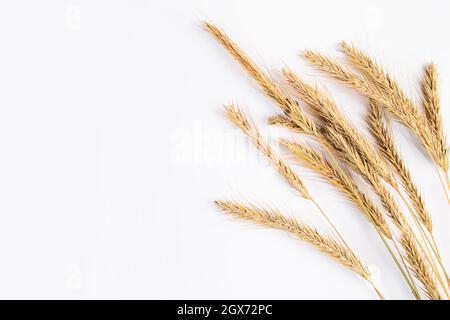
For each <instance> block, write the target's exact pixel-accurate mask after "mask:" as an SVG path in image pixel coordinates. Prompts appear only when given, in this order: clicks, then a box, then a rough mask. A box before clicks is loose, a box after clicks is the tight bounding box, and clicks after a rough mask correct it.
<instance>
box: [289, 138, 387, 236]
mask: <svg viewBox="0 0 450 320" xmlns="http://www.w3.org/2000/svg"><path fill="white" fill-rule="evenodd" d="M281 144H282V145H283V146H285V147H286V148H287V149H289V150H290V151H291V152H292V154H293V155H295V156H296V157H297V159H298V160H300V161H301V162H302V163H303V164H304V165H305V166H306V167H308V168H310V169H312V170H314V171H315V172H317V173H319V174H320V175H321V176H322V177H323V178H324V179H325V180H326V181H328V182H329V183H330V184H332V185H334V186H335V187H336V188H337V189H338V190H339V192H341V193H342V194H343V195H344V196H345V197H346V198H347V199H349V200H350V201H351V202H352V203H353V204H354V205H355V206H356V207H357V208H358V209H359V210H360V211H361V212H362V213H363V214H364V216H365V217H366V218H367V219H368V220H369V221H370V222H371V223H374V224H375V226H376V227H378V229H379V230H380V231H381V232H382V233H383V234H384V235H385V236H386V237H387V238H388V239H392V233H391V231H390V228H389V225H388V224H387V222H386V220H385V219H384V216H383V214H382V213H381V212H380V210H378V208H377V207H376V206H375V205H374V204H373V203H372V201H371V200H370V199H369V197H367V195H366V194H365V193H363V192H362V191H361V190H360V189H359V187H358V185H357V184H356V183H355V181H353V180H352V179H351V178H350V176H349V175H346V174H344V173H343V172H342V171H340V170H338V169H337V168H336V166H335V165H333V164H332V163H330V162H329V161H328V160H327V159H325V157H324V156H322V155H321V154H319V153H318V152H317V151H315V150H313V149H311V148H309V147H307V146H305V145H302V144H300V143H297V142H292V141H288V140H284V139H282V140H281Z"/></svg>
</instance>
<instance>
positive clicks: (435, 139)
mask: <svg viewBox="0 0 450 320" xmlns="http://www.w3.org/2000/svg"><path fill="white" fill-rule="evenodd" d="M341 48H342V49H343V51H344V53H345V54H346V55H347V57H348V58H349V59H350V61H351V62H352V63H353V64H354V65H355V66H356V67H358V68H359V69H360V70H362V71H363V72H364V73H365V74H366V75H367V76H368V77H369V79H370V80H371V81H373V82H374V83H376V84H377V85H378V86H379V87H380V88H381V89H382V91H383V92H384V93H385V94H386V95H387V96H388V97H390V99H391V101H392V102H395V103H393V104H394V109H396V112H392V111H391V110H390V111H391V112H392V113H393V114H394V115H395V116H396V117H397V118H398V119H400V120H401V118H400V117H399V115H400V114H401V113H403V114H404V113H409V114H410V116H409V117H408V118H409V120H408V121H410V123H404V124H405V125H406V126H408V127H416V129H415V130H413V131H414V133H415V134H416V135H417V136H418V137H419V138H420V140H421V142H422V144H423V145H424V146H425V148H426V149H427V151H428V152H429V153H430V155H431V156H432V158H434V159H435V160H436V161H437V163H438V164H439V165H440V166H441V167H442V168H443V169H444V170H445V172H447V171H448V153H445V150H443V149H442V148H441V146H446V143H445V141H444V140H442V139H443V138H444V136H440V135H436V134H433V130H431V128H430V126H429V124H428V122H427V121H425V119H424V118H423V116H422V114H421V112H420V109H419V108H418V107H417V106H416V105H415V104H414V103H413V102H412V101H411V99H409V98H408V96H407V95H406V94H405V93H404V91H403V90H402V89H401V87H400V85H399V84H398V83H397V82H396V81H395V80H394V78H393V77H392V76H390V75H389V74H388V73H387V72H385V71H384V70H383V68H381V66H380V65H379V64H378V63H376V62H375V61H374V60H373V59H371V58H370V57H369V56H368V55H367V54H365V53H364V52H362V51H361V50H359V49H357V48H356V47H354V46H351V45H348V44H347V43H345V42H341ZM402 122H403V121H402Z"/></svg>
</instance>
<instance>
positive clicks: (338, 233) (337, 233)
mask: <svg viewBox="0 0 450 320" xmlns="http://www.w3.org/2000/svg"><path fill="white" fill-rule="evenodd" d="M311 201H312V202H313V203H314V205H315V206H316V208H317V209H318V210H319V212H320V214H321V215H322V217H323V218H324V219H325V220H326V221H327V223H328V224H329V225H330V227H331V228H332V229H333V231H334V232H335V233H336V235H337V236H338V237H339V239H341V241H342V243H343V244H344V245H345V246H346V247H347V248H348V249H349V250H351V248H350V246H349V244H348V243H347V241H345V239H344V237H343V236H342V235H341V233H340V232H339V230H338V229H337V228H336V225H335V224H334V223H333V221H331V219H330V218H329V217H328V215H327V214H326V213H325V211H324V210H323V209H322V207H321V206H320V205H319V204H318V203H317V201H316V200H314V199H311Z"/></svg>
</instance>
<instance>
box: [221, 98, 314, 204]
mask: <svg viewBox="0 0 450 320" xmlns="http://www.w3.org/2000/svg"><path fill="white" fill-rule="evenodd" d="M225 114H226V116H227V118H228V119H229V120H230V121H231V122H232V123H233V124H234V125H235V126H236V127H238V128H239V129H241V130H242V131H243V132H244V133H245V135H246V136H247V137H248V138H249V139H250V140H251V141H252V142H253V144H255V146H256V147H257V148H258V149H259V150H260V151H261V152H262V153H264V155H265V156H266V157H267V158H268V159H269V160H270V162H271V163H272V164H273V165H274V166H275V168H276V169H277V170H278V172H279V173H280V174H281V175H282V176H283V177H284V178H285V179H286V180H287V181H288V182H289V184H290V185H291V186H292V187H293V188H294V189H295V190H297V191H298V192H299V193H300V195H301V196H302V197H303V198H305V199H308V200H311V199H312V198H311V195H310V194H309V192H308V190H307V188H306V187H305V185H304V183H303V181H302V180H301V179H300V177H299V176H298V175H297V174H296V173H295V172H294V170H292V168H291V167H290V166H288V165H287V164H286V163H285V162H284V161H283V159H281V157H280V156H278V155H277V154H276V153H275V152H273V150H272V148H271V147H270V146H269V145H268V144H267V143H266V142H265V141H264V139H263V138H262V137H261V134H260V133H259V131H258V129H256V127H255V126H254V125H253V124H252V123H251V122H250V120H248V118H247V117H246V116H245V114H244V113H243V112H242V111H241V110H240V109H239V108H238V107H237V106H235V105H233V104H230V105H228V106H226V107H225Z"/></svg>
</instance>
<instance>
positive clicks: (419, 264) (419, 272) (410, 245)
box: [400, 231, 442, 300]
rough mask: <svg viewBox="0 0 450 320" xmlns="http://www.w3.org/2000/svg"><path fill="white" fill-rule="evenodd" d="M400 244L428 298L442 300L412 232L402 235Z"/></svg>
mask: <svg viewBox="0 0 450 320" xmlns="http://www.w3.org/2000/svg"><path fill="white" fill-rule="evenodd" d="M400 243H401V244H402V247H403V248H404V250H405V259H406V261H407V262H408V264H409V267H410V269H411V271H412V272H413V273H414V275H415V277H416V278H417V279H418V280H419V282H420V283H421V284H422V289H423V291H424V292H425V294H426V295H427V297H428V298H429V299H431V300H442V296H441V294H440V292H439V289H438V287H437V285H436V283H435V281H434V278H433V275H432V274H431V273H430V271H429V270H428V266H427V264H426V262H425V260H424V258H423V257H422V255H421V253H420V252H419V251H418V250H417V246H416V244H415V240H414V239H413V237H412V234H411V232H410V231H407V232H403V233H402V235H401V237H400Z"/></svg>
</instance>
